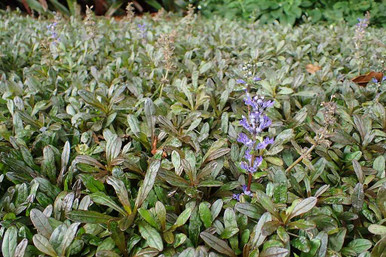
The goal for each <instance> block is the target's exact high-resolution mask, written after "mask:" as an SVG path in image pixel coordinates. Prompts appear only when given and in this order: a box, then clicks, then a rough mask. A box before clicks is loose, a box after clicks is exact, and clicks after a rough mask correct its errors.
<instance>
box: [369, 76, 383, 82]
mask: <svg viewBox="0 0 386 257" xmlns="http://www.w3.org/2000/svg"><path fill="white" fill-rule="evenodd" d="M371 80H372V81H373V82H374V83H378V82H379V83H382V82H383V81H385V80H386V76H383V77H382V79H381V81H378V80H377V79H376V78H372V79H371Z"/></svg>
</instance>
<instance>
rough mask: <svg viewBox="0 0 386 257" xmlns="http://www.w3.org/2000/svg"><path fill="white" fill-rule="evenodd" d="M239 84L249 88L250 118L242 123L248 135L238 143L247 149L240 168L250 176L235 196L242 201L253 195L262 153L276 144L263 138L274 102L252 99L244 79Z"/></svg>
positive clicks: (271, 139)
mask: <svg viewBox="0 0 386 257" xmlns="http://www.w3.org/2000/svg"><path fill="white" fill-rule="evenodd" d="M254 80H255V81H257V80H258V79H257V78H255V79H254ZM238 82H239V83H241V84H244V85H245V86H247V89H245V92H246V97H245V98H244V102H245V105H247V106H248V116H247V117H245V116H243V117H242V120H241V121H240V125H242V126H243V128H244V129H245V131H246V132H247V134H245V133H243V132H241V133H240V134H239V136H238V138H237V141H238V142H240V143H242V144H243V145H244V146H245V147H246V150H245V154H244V159H245V161H243V162H241V164H240V167H241V168H242V169H243V170H244V172H246V173H247V174H248V183H247V185H243V186H242V188H243V192H242V193H241V194H234V195H233V197H234V198H235V199H237V200H238V201H240V196H243V195H248V196H251V195H252V193H251V191H250V190H251V183H252V179H253V174H254V173H256V172H257V170H258V168H259V166H260V165H261V163H262V161H263V157H262V153H263V151H264V149H266V148H267V146H268V145H269V144H272V143H273V142H274V140H273V138H269V137H264V136H263V132H264V130H265V129H266V128H268V127H269V126H270V125H271V124H272V121H271V119H270V118H269V117H268V116H267V115H266V113H265V110H266V109H267V108H269V107H272V106H273V104H274V101H272V100H266V99H265V98H264V97H263V96H258V95H256V96H253V97H251V95H250V93H249V92H248V84H247V83H246V82H245V81H244V80H242V79H240V80H238Z"/></svg>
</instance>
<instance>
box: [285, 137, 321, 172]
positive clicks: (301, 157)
mask: <svg viewBox="0 0 386 257" xmlns="http://www.w3.org/2000/svg"><path fill="white" fill-rule="evenodd" d="M315 147H316V144H313V145H312V146H311V148H310V149H308V150H307V152H306V153H304V154H302V155H301V156H300V157H299V158H298V159H297V160H296V161H295V162H294V163H292V164H291V165H290V166H289V167H288V168H287V169H286V170H285V172H286V173H287V172H289V171H290V170H292V168H293V167H295V166H296V164H298V163H299V162H300V161H301V160H303V159H304V157H305V156H307V155H308V154H310V153H311V152H312V150H314V148H315Z"/></svg>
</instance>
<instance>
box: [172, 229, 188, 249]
mask: <svg viewBox="0 0 386 257" xmlns="http://www.w3.org/2000/svg"><path fill="white" fill-rule="evenodd" d="M187 238H188V237H187V236H186V235H185V234H183V233H179V234H177V235H176V236H175V239H174V244H173V247H174V248H177V247H179V246H181V245H182V244H183V243H184V242H185V241H186V239H187Z"/></svg>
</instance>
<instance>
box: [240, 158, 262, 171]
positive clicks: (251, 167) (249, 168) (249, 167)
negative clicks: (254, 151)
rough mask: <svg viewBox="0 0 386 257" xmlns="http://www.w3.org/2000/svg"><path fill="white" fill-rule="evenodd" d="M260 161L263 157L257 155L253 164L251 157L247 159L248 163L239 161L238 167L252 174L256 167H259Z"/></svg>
mask: <svg viewBox="0 0 386 257" xmlns="http://www.w3.org/2000/svg"><path fill="white" fill-rule="evenodd" d="M262 162H263V157H261V156H259V157H256V159H255V160H254V161H253V165H252V159H251V160H249V161H248V163H247V162H241V164H240V167H241V168H242V169H243V170H246V171H247V172H249V173H252V174H253V173H255V172H256V171H257V168H259V166H260V165H261V163H262Z"/></svg>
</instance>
